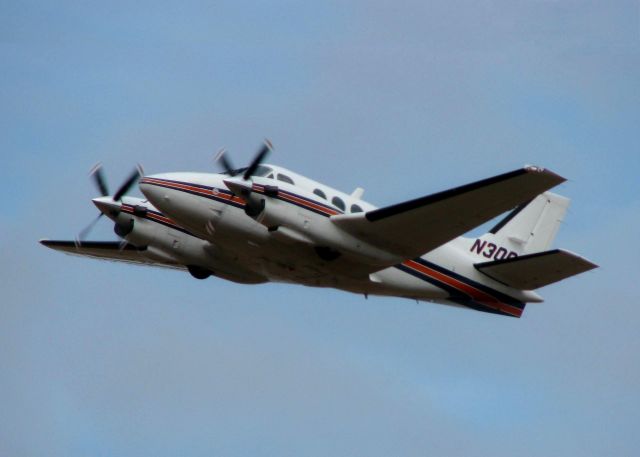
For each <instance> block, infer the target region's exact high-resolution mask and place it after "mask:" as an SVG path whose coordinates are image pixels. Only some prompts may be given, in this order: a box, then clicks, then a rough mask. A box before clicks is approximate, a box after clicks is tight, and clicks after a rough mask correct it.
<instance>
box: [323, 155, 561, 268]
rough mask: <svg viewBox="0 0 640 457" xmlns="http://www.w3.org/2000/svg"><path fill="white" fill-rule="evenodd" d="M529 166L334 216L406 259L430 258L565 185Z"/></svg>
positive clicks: (339, 223)
mask: <svg viewBox="0 0 640 457" xmlns="http://www.w3.org/2000/svg"><path fill="white" fill-rule="evenodd" d="M564 181H565V179H564V178H563V177H561V176H558V175H557V174H555V173H553V172H551V171H548V170H545V169H543V168H538V167H525V168H522V169H519V170H515V171H511V172H509V173H504V174H502V175H498V176H494V177H492V178H488V179H484V180H482V181H477V182H474V183H471V184H467V185H464V186H460V187H456V188H454V189H450V190H446V191H444V192H438V193H436V194H432V195H427V196H426V197H421V198H417V199H415V200H409V201H406V202H402V203H398V204H396V205H391V206H387V207H385V208H380V209H376V210H373V211H369V212H367V213H358V214H345V215H338V216H332V217H331V220H332V221H333V222H334V223H335V224H336V225H337V226H338V227H340V228H341V229H342V230H344V231H346V232H348V233H350V234H351V235H353V236H355V237H356V238H359V239H361V240H363V241H365V242H367V243H370V244H372V245H374V246H376V247H378V248H380V249H384V250H386V251H388V252H391V253H393V254H395V255H398V256H399V257H402V258H403V259H411V258H415V257H418V256H420V255H422V254H425V253H427V252H429V251H432V250H433V249H435V248H437V247H438V246H441V245H442V244H444V243H446V242H448V241H450V240H452V239H454V238H456V237H458V236H460V235H463V234H464V233H466V232H468V231H469V230H471V229H472V228H474V227H477V226H478V225H481V224H483V223H485V222H487V221H489V220H491V219H493V218H494V217H496V216H498V215H500V214H501V213H504V212H505V211H508V210H510V209H512V208H514V207H515V206H517V205H519V204H521V203H523V202H525V201H528V200H531V199H532V198H534V197H535V196H537V195H538V194H541V193H542V192H544V191H546V190H548V189H550V188H552V187H554V186H556V185H558V184H560V183H562V182H564Z"/></svg>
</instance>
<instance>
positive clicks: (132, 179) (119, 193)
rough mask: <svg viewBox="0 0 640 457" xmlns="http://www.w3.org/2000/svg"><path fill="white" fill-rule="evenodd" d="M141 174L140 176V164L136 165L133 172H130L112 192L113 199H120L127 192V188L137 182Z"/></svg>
mask: <svg viewBox="0 0 640 457" xmlns="http://www.w3.org/2000/svg"><path fill="white" fill-rule="evenodd" d="M141 176H142V172H141V168H140V166H138V167H136V169H135V170H133V173H131V175H130V176H129V178H128V179H127V180H126V181H125V182H124V184H122V186H120V189H118V190H117V191H116V193H115V194H113V200H114V201H120V199H121V198H122V197H123V196H124V194H126V193H127V192H129V189H131V187H133V185H134V184H135V183H137V182H138V180H139V179H140V177H141Z"/></svg>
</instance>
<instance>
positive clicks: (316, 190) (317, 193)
mask: <svg viewBox="0 0 640 457" xmlns="http://www.w3.org/2000/svg"><path fill="white" fill-rule="evenodd" d="M313 193H314V194H316V195H317V196H318V197H322V198H324V199H325V200H326V199H327V195H326V194H325V193H324V192H322V191H321V190H320V189H313Z"/></svg>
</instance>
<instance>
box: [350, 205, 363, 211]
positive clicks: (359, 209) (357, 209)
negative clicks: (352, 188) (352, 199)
mask: <svg viewBox="0 0 640 457" xmlns="http://www.w3.org/2000/svg"><path fill="white" fill-rule="evenodd" d="M351 212H352V213H361V212H362V208H360V207H359V206H358V205H351Z"/></svg>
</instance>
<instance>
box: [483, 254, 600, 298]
mask: <svg viewBox="0 0 640 457" xmlns="http://www.w3.org/2000/svg"><path fill="white" fill-rule="evenodd" d="M475 267H476V268H477V269H478V270H480V271H481V272H482V273H484V274H486V275H487V276H489V277H490V278H493V279H495V280H496V281H500V282H501V283H503V284H506V285H508V286H511V287H515V288H516V289H523V290H533V289H538V288H540V287H544V286H547V285H549V284H553V283H554V282H558V281H562V280H563V279H566V278H568V277H570V276H574V275H577V274H580V273H584V272H585V271H589V270H592V269H594V268H597V267H598V266H597V265H596V264H594V263H592V262H589V261H588V260H587V259H584V258H582V257H580V256H578V255H575V254H573V253H571V252H569V251H564V250H562V249H553V250H551V251H543V252H536V253H533V254H527V255H521V256H519V257H514V258H511V259H504V260H495V261H493V262H482V263H476V264H475Z"/></svg>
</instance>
